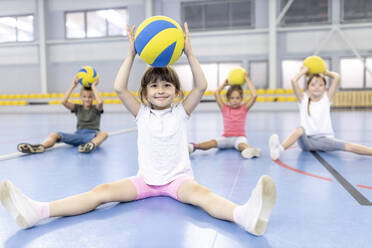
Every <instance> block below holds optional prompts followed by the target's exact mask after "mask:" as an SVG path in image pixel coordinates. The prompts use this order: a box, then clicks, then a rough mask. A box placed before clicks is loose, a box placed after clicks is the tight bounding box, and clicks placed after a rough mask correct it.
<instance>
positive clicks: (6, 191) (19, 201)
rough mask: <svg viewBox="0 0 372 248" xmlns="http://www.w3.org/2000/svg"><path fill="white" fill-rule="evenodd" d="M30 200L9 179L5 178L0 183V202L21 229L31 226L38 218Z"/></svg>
mask: <svg viewBox="0 0 372 248" xmlns="http://www.w3.org/2000/svg"><path fill="white" fill-rule="evenodd" d="M31 201H32V200H31V199H30V198H28V197H27V196H25V195H24V194H23V193H22V192H21V191H20V190H19V189H17V188H16V187H15V186H14V185H13V184H12V183H11V182H10V181H8V180H5V181H3V183H2V184H1V185H0V202H1V204H2V205H3V206H4V208H5V209H6V210H8V212H9V213H10V214H11V215H12V217H13V218H14V220H15V221H16V223H17V224H18V226H20V227H21V228H22V229H26V228H29V227H32V226H34V225H35V224H36V223H37V222H39V220H40V219H39V216H38V214H37V213H36V211H35V209H34V208H33V207H32V205H31Z"/></svg>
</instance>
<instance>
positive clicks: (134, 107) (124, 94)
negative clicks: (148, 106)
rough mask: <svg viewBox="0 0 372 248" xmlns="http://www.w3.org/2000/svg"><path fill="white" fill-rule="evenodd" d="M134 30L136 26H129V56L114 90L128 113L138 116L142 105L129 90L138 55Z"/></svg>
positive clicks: (121, 69) (122, 66)
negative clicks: (129, 81)
mask: <svg viewBox="0 0 372 248" xmlns="http://www.w3.org/2000/svg"><path fill="white" fill-rule="evenodd" d="M134 30H135V28H134V26H133V27H132V29H131V28H130V26H129V24H127V33H128V40H129V51H128V56H127V57H126V58H125V60H124V62H123V64H122V65H121V66H120V69H119V72H118V74H117V75H116V78H115V83H114V90H115V92H116V93H117V94H118V97H119V98H120V100H121V102H122V103H123V104H124V106H125V107H126V108H127V109H128V111H129V112H131V113H132V114H133V115H134V116H137V113H138V111H139V109H140V107H141V104H140V102H139V101H138V100H137V98H136V97H135V96H133V95H132V93H131V92H130V90H129V89H128V79H129V74H130V70H131V68H132V65H133V61H134V58H135V57H136V54H137V52H136V49H135V48H134Z"/></svg>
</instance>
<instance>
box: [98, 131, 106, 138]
mask: <svg viewBox="0 0 372 248" xmlns="http://www.w3.org/2000/svg"><path fill="white" fill-rule="evenodd" d="M98 135H100V136H101V137H102V138H103V139H106V138H107V137H108V133H107V132H105V131H100V132H99V133H98Z"/></svg>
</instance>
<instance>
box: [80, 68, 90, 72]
mask: <svg viewBox="0 0 372 248" xmlns="http://www.w3.org/2000/svg"><path fill="white" fill-rule="evenodd" d="M78 72H85V73H88V72H87V70H85V68H81V69H80V70H79V71H78Z"/></svg>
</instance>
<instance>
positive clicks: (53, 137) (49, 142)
mask: <svg viewBox="0 0 372 248" xmlns="http://www.w3.org/2000/svg"><path fill="white" fill-rule="evenodd" d="M60 139H61V136H59V134H58V133H51V134H49V136H48V138H46V139H45V140H44V141H43V143H41V144H42V145H43V146H44V147H45V148H49V147H52V146H54V145H55V143H56V142H57V141H58V140H60Z"/></svg>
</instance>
